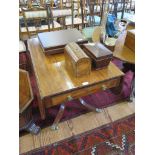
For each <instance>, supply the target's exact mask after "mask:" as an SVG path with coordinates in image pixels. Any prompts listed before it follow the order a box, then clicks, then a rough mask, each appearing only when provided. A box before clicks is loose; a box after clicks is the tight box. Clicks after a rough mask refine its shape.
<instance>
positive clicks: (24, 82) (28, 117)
mask: <svg viewBox="0 0 155 155" xmlns="http://www.w3.org/2000/svg"><path fill="white" fill-rule="evenodd" d="M32 100H33V94H32V88H31V85H30V79H29V75H28V72H27V71H24V70H22V69H20V70H19V130H20V131H21V130H27V131H28V132H30V133H32V134H38V133H39V131H40V127H38V126H36V125H35V123H34V121H33V118H32V108H31V105H30V104H31V102H32Z"/></svg>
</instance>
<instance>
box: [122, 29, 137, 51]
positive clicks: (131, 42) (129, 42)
mask: <svg viewBox="0 0 155 155" xmlns="http://www.w3.org/2000/svg"><path fill="white" fill-rule="evenodd" d="M124 45H125V46H127V47H128V48H130V49H131V50H132V51H133V52H135V29H133V30H128V31H127V35H126V38H125V44H124Z"/></svg>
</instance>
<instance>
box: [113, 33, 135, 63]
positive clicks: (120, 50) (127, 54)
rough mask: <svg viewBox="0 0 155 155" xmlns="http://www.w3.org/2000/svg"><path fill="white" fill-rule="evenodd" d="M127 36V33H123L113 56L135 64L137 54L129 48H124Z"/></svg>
mask: <svg viewBox="0 0 155 155" xmlns="http://www.w3.org/2000/svg"><path fill="white" fill-rule="evenodd" d="M126 34H127V31H123V32H122V34H121V35H120V36H119V38H118V39H117V41H116V45H115V50H114V52H113V55H114V57H116V58H118V59H120V60H122V61H124V62H127V63H131V64H134V63H135V53H134V52H133V51H132V50H131V49H130V48H128V47H127V46H124V43H125V38H126Z"/></svg>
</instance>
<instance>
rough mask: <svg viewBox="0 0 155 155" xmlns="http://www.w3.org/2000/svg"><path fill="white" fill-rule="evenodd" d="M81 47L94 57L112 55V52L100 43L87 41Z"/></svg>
mask: <svg viewBox="0 0 155 155" xmlns="http://www.w3.org/2000/svg"><path fill="white" fill-rule="evenodd" d="M83 47H84V48H85V49H86V50H87V52H89V54H90V55H91V56H92V57H94V58H95V59H98V60H99V59H103V58H105V57H107V56H112V55H113V54H112V52H111V51H110V50H109V49H108V48H106V47H105V46H104V45H103V44H101V43H87V44H83Z"/></svg>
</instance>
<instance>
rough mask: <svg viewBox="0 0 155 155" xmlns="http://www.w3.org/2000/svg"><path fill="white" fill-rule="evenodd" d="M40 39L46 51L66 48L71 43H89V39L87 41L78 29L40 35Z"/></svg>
mask: <svg viewBox="0 0 155 155" xmlns="http://www.w3.org/2000/svg"><path fill="white" fill-rule="evenodd" d="M38 39H39V41H40V44H41V46H42V47H43V49H44V50H45V51H46V50H49V49H56V48H60V47H65V45H66V44H68V43H70V42H76V43H83V42H84V43H87V42H88V41H87V39H85V38H84V37H83V36H82V34H81V33H80V31H78V30H77V29H67V30H59V31H51V32H44V33H39V34H38Z"/></svg>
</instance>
